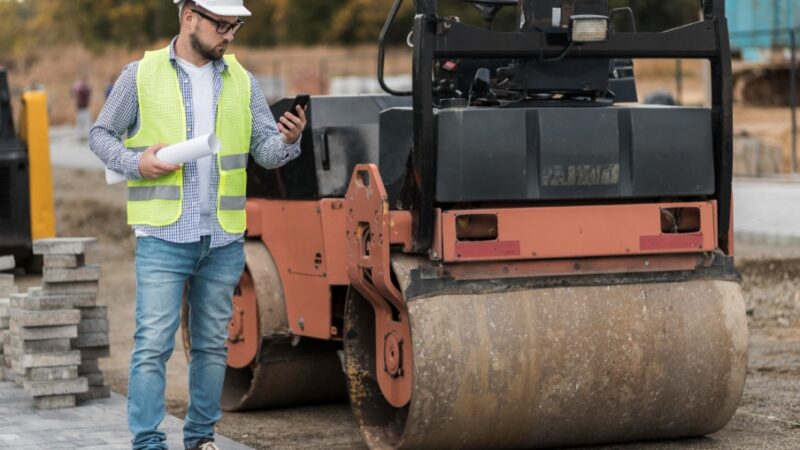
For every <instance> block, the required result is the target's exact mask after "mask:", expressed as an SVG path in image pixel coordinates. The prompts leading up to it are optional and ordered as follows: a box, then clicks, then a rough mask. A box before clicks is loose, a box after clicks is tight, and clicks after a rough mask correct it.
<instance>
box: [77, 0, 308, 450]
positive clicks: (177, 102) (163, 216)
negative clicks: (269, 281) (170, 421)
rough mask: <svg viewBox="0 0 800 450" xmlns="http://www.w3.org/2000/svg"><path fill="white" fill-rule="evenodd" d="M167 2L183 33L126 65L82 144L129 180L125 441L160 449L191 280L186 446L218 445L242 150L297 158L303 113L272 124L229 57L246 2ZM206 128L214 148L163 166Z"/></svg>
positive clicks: (237, 260) (275, 159) (240, 213)
mask: <svg viewBox="0 0 800 450" xmlns="http://www.w3.org/2000/svg"><path fill="white" fill-rule="evenodd" d="M173 1H174V2H175V3H176V4H177V5H178V8H179V12H180V34H179V35H178V36H177V37H175V38H174V39H173V40H172V42H171V43H170V44H169V46H168V47H166V48H163V49H161V50H156V51H151V52H147V53H146V54H145V56H144V58H143V59H142V60H140V61H137V62H134V63H132V64H130V65H128V66H127V67H126V68H125V69H124V70H123V72H122V74H121V75H120V77H119V79H118V80H117V82H116V84H115V86H114V89H113V90H112V92H111V95H110V96H109V98H108V101H107V102H106V104H105V106H104V108H103V111H102V112H101V114H100V117H99V118H98V120H97V122H96V124H95V125H94V126H93V128H92V130H91V133H90V146H91V148H92V151H94V152H95V153H96V154H97V156H98V157H99V158H100V159H101V160H102V161H103V162H104V163H105V164H106V166H107V167H108V168H109V169H111V170H113V171H115V172H119V173H122V174H124V175H125V176H126V178H127V179H128V180H129V181H128V223H129V224H131V225H132V226H133V228H134V231H135V234H136V237H137V247H136V332H135V335H134V350H133V353H132V355H131V366H130V375H129V379H128V423H129V426H130V430H131V432H132V434H133V439H132V443H133V448H134V449H135V450H139V449H164V450H166V449H167V444H166V442H165V440H166V436H165V434H164V433H163V432H160V431H158V427H159V424H160V423H161V420H162V419H163V417H164V414H165V407H164V385H165V364H166V362H167V360H168V359H169V357H170V355H171V354H172V351H173V348H174V345H175V332H176V330H177V328H178V323H179V317H180V308H181V300H182V295H183V293H184V283H188V301H189V306H190V313H189V323H190V329H191V332H190V333H191V347H192V350H191V362H190V364H189V398H190V400H189V405H188V410H187V412H186V420H185V424H184V428H183V435H184V436H183V441H184V446H185V448H187V449H198V450H216V449H217V447H216V445H215V444H214V442H213V441H214V425H215V424H216V423H217V421H218V420H219V419H220V418H221V417H222V412H221V408H220V395H221V392H222V384H223V379H224V377H225V368H226V358H227V352H226V347H225V339H226V337H227V324H228V320H229V319H230V317H231V309H232V304H231V299H232V295H233V291H234V289H235V287H236V285H237V282H238V281H239V277H240V275H241V273H242V270H243V269H244V262H245V261H244V248H243V233H244V231H245V225H246V219H245V196H246V193H245V186H246V174H245V167H246V165H247V161H248V155H249V156H252V157H253V159H254V160H255V162H256V163H258V164H260V165H261V166H263V167H265V168H268V169H272V168H277V167H280V166H282V165H284V164H286V163H287V162H289V161H291V160H292V159H294V158H296V157H297V156H298V155H299V154H300V135H301V133H302V131H303V129H304V128H305V125H306V117H305V113H304V111H303V110H302V109H301V108H299V107H298V108H297V109H296V110H295V111H294V114H290V113H286V115H285V116H282V117H280V119H279V121H278V122H277V123H276V122H275V120H274V118H273V117H272V115H271V114H270V110H269V108H268V106H267V103H266V101H265V99H264V96H263V94H262V92H261V89H260V88H259V85H258V83H257V82H256V81H255V79H254V78H253V76H252V75H251V74H250V73H248V72H247V71H246V70H245V69H244V68H242V66H241V65H240V64H239V62H237V60H236V59H235V58H234V57H233V55H229V56H226V55H225V52H226V50H227V48H228V45H229V44H230V43H231V42H232V41H233V39H234V36H235V35H236V32H237V31H239V29H240V28H241V27H242V25H243V23H244V22H242V21H241V20H240V19H239V17H243V16H250V11H248V10H247V9H246V8H245V6H244V4H243V1H242V0H194V1H192V0H185V1H182V0H173ZM126 132H127V133H128V136H129V137H128V138H127V139H126V140H125V141H124V142H122V141H121V136H123V134H125V133H126ZM210 132H215V133H216V135H217V137H218V138H219V140H220V141H221V144H222V145H221V149H220V151H219V152H218V153H217V154H215V155H213V156H210V157H206V158H204V159H200V160H198V161H193V162H189V163H187V164H184V165H183V166H178V165H173V164H167V163H165V162H162V161H159V159H158V157H157V153H158V151H159V150H160V149H161V148H163V147H164V146H165V145H170V144H175V143H177V142H181V141H184V140H187V139H190V138H193V137H195V136H201V135H204V134H207V133H210ZM141 150H144V151H141Z"/></svg>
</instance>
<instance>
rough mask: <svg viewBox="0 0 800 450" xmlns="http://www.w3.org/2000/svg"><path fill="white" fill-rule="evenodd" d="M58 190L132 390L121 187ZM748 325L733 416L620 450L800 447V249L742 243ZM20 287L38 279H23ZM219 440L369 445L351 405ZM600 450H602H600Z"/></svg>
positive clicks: (178, 394)
mask: <svg viewBox="0 0 800 450" xmlns="http://www.w3.org/2000/svg"><path fill="white" fill-rule="evenodd" d="M54 178H55V181H54V187H55V196H56V206H57V211H58V232H59V235H61V236H86V235H88V236H97V237H98V238H99V239H100V243H101V245H100V246H99V248H100V250H99V253H98V254H97V255H96V256H95V258H94V260H95V261H96V262H97V263H99V264H101V265H102V279H101V282H100V298H101V300H100V302H101V303H104V304H107V305H108V307H109V319H110V321H111V324H112V329H111V346H112V356H111V358H109V359H106V360H101V366H102V368H103V369H104V370H105V371H106V375H107V378H108V379H109V382H110V383H111V385H112V389H113V390H114V391H116V392H118V393H121V394H125V393H126V388H127V370H128V361H129V357H130V351H131V336H132V335H133V329H134V298H135V297H134V267H133V248H134V246H133V244H134V241H133V238H132V237H131V233H130V231H129V229H128V228H127V225H125V189H124V186H113V187H108V186H106V185H105V183H104V181H103V176H102V173H100V172H98V171H81V170H75V169H65V168H58V169H55V171H54ZM737 255H738V258H739V260H738V267H739V269H740V271H741V273H742V283H743V290H744V293H745V298H746V301H747V310H748V318H749V322H750V333H751V338H750V367H749V370H748V379H747V383H746V386H745V392H744V396H743V399H742V402H741V405H740V408H739V410H738V411H737V413H736V415H735V416H734V418H733V420H732V421H731V422H730V423H729V424H728V426H727V427H726V428H725V429H723V430H722V431H720V432H718V433H716V434H714V435H712V436H709V437H704V438H698V439H688V440H679V441H665V442H657V443H647V444H634V445H627V446H615V447H614V448H625V449H628V448H631V449H633V448H637V449H638V448H641V449H662V448H663V449H672V448H696V449H712V448H713V449H729V448H748V449H750V448H752V449H756V448H759V449H761V448H770V449H797V448H800V308H799V307H798V306H800V276H799V275H800V249H793V248H785V247H781V248H774V247H759V246H745V245H741V246H737ZM20 281H21V284H22V285H23V286H25V285H35V284H37V283H38V280H37V279H35V278H32V277H22V278H21V279H20ZM176 343H177V345H176V347H177V349H178V351H176V352H175V354H174V355H173V358H171V360H170V362H169V364H168V377H169V379H168V386H167V398H168V405H169V406H168V407H169V411H170V413H172V414H175V415H177V416H179V417H182V416H183V414H184V413H185V408H186V401H187V395H186V379H187V378H186V373H187V372H186V363H185V360H184V358H183V354H182V352H181V351H180V348H181V347H180V346H181V341H180V337H177V342H176ZM218 430H219V432H220V433H221V434H223V435H225V436H227V437H230V438H232V439H235V440H238V441H240V442H242V443H245V444H247V445H250V446H252V447H255V448H259V449H286V450H289V449H308V448H325V449H362V448H366V447H365V446H364V444H363V443H362V441H361V439H360V436H359V433H358V430H357V427H356V426H355V423H354V421H353V418H352V416H351V414H350V410H349V407H348V406H347V405H346V404H339V405H323V406H313V407H303V408H291V409H284V410H274V411H261V412H253V413H243V414H232V413H228V414H225V416H224V418H223V420H222V421H221V422H220V423H219V425H218ZM595 448H599V447H595Z"/></svg>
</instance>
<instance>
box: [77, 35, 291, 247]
mask: <svg viewBox="0 0 800 450" xmlns="http://www.w3.org/2000/svg"><path fill="white" fill-rule="evenodd" d="M177 39H178V38H177V37H176V38H174V39H173V40H172V42H171V43H170V54H169V55H170V62H171V63H172V67H173V68H174V69H175V70H176V71H177V74H178V81H179V84H180V87H181V94H182V95H183V103H184V108H185V110H186V139H192V138H193V137H195V136H194V130H193V129H192V124H193V123H194V111H193V109H192V108H193V106H192V105H193V102H192V86H191V82H190V80H189V75H188V74H187V73H186V72H185V71H184V70H183V69H181V67H180V66H179V65H178V63H177V61H176V60H175V42H176V41H177ZM213 64H214V68H215V69H216V71H215V73H214V92H213V95H214V111H216V110H217V106H218V104H219V95H220V92H221V91H222V75H221V74H222V73H223V72H224V71H225V70H227V69H228V65H227V63H226V62H225V60H224V59H219V60H217V61H214V63H213ZM138 67H139V62H138V61H136V62H133V63H131V64H129V65H128V66H126V67H125V69H124V70H123V71H122V74H121V75H120V77H119V79H118V80H117V82H116V83H115V84H114V89H113V90H112V91H111V95H110V96H109V97H108V100H107V101H106V104H105V106H104V107H103V110H102V112H101V113H100V117H98V118H97V122H96V123H95V124H94V126H93V127H92V130H91V131H90V132H89V146H90V148H91V149H92V151H93V152H94V153H95V154H96V155H97V156H98V157H99V158H100V159H101V160H102V161H103V163H104V164H105V165H106V167H108V168H109V169H111V170H113V171H115V172H119V173H121V174H123V175H125V177H126V178H127V179H129V180H140V179H142V175H141V173H139V160H140V159H141V157H142V154H141V153H137V152H134V151H133V150H130V149H127V148H125V146H124V145H123V143H122V136H123V134H125V133H128V136H133V135H134V134H135V133H136V132H137V131H138V129H139V125H140V118H139V97H138V88H137V85H136V71H137V69H138ZM248 75H249V76H250V86H251V95H250V110H251V111H252V113H253V124H252V126H253V133H252V137H251V140H250V154H251V155H252V156H253V159H254V160H255V162H256V163H258V164H259V165H260V166H262V167H264V168H266V169H275V168H278V167H281V166H283V165H284V164H286V163H287V162H289V161H291V160H292V159H294V158H297V157H298V156H299V155H300V140H299V139H298V141H297V142H295V143H294V144H289V145H287V144H284V142H283V138H282V136H281V134H280V132H279V131H278V128H277V126H276V124H275V119H274V118H273V117H272V113H271V112H270V110H269V106H268V105H267V102H266V100H265V99H264V94H263V92H262V91H261V87H260V86H259V85H258V82H257V81H256V80H255V78H254V77H253V75H252V74H250V73H249V72H248ZM212 161H213V163H212V164H213V166H212V170H211V201H210V203H211V205H212V208H213V210H212V216H211V217H212V218H213V219H212V221H211V247H222V246H224V245H227V244H230V243H232V242H235V241H237V240H239V239H241V238H242V235H241V234H229V233H226V232H225V231H224V230H223V229H222V228H221V227H220V225H219V221H217V220H215V219H216V217H217V211H216V205H217V202H216V198H217V189H218V186H219V171H218V169H217V160H216V159H214V158H212ZM199 225H200V199H199V181H198V174H197V163H195V162H194V161H192V162H189V163H186V164H184V166H183V213H182V214H181V217H180V218H179V219H178V221H177V222H175V223H173V224H172V225H167V226H163V227H153V226H148V225H136V226H134V229H135V231H136V235H137V236H152V237H155V238H159V239H163V240H166V241H169V242H175V243H188V242H197V241H199V240H200V237H201V236H200V229H199Z"/></svg>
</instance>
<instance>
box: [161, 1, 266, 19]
mask: <svg viewBox="0 0 800 450" xmlns="http://www.w3.org/2000/svg"><path fill="white" fill-rule="evenodd" d="M183 1H184V0H173V2H174V3H175V4H179V3H181V2H183ZM194 2H195V3H197V6H200V7H202V8H203V9H206V10H208V11H210V12H212V13H214V14H218V15H220V16H240V17H247V16H250V15H252V13H251V12H250V10H249V9H247V8H245V7H244V0H194Z"/></svg>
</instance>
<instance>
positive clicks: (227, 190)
mask: <svg viewBox="0 0 800 450" xmlns="http://www.w3.org/2000/svg"><path fill="white" fill-rule="evenodd" d="M169 54H170V49H169V47H167V48H164V49H161V50H157V51H152V52H146V53H145V56H144V58H143V59H142V60H141V61H140V62H139V67H138V71H137V73H136V86H137V88H138V91H139V122H140V127H139V131H138V132H137V133H136V134H135V135H133V136H131V137H130V138H129V139H127V140H126V141H125V146H126V147H128V148H130V149H133V150H136V151H143V150H145V149H147V148H148V147H150V146H152V145H155V144H166V145H171V144H176V143H178V142H182V141H184V140H186V112H185V110H184V103H183V95H182V94H181V89H180V86H179V85H178V74H177V72H176V70H175V68H174V67H173V66H172V64H171V63H170V59H169ZM225 61H226V62H227V64H228V68H227V69H226V70H225V71H223V72H222V92H221V93H220V97H219V104H218V106H217V119H216V134H217V137H218V138H219V140H220V143H221V148H220V151H219V152H218V153H217V155H216V157H217V168H218V170H219V186H218V189H217V191H218V195H217V219H218V220H219V224H220V226H221V227H222V229H223V230H225V231H226V232H228V233H231V234H239V233H243V232H244V230H245V227H246V225H247V218H246V213H245V203H246V194H247V192H246V187H247V171H246V168H247V157H248V154H249V152H250V137H251V135H252V131H253V130H252V118H253V116H252V112H251V111H250V77H249V76H248V75H247V71H245V70H244V68H243V67H242V66H241V64H239V62H238V61H237V60H236V58H235V57H234V56H233V55H227V56H225ZM182 205H183V168H181V169H180V170H177V171H176V172H173V173H171V174H169V175H165V176H163V177H161V178H158V179H156V180H138V181H129V182H128V223H129V224H131V225H151V226H156V227H160V226H166V225H171V224H173V223H175V222H177V221H178V219H179V218H180V216H181V213H182Z"/></svg>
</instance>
